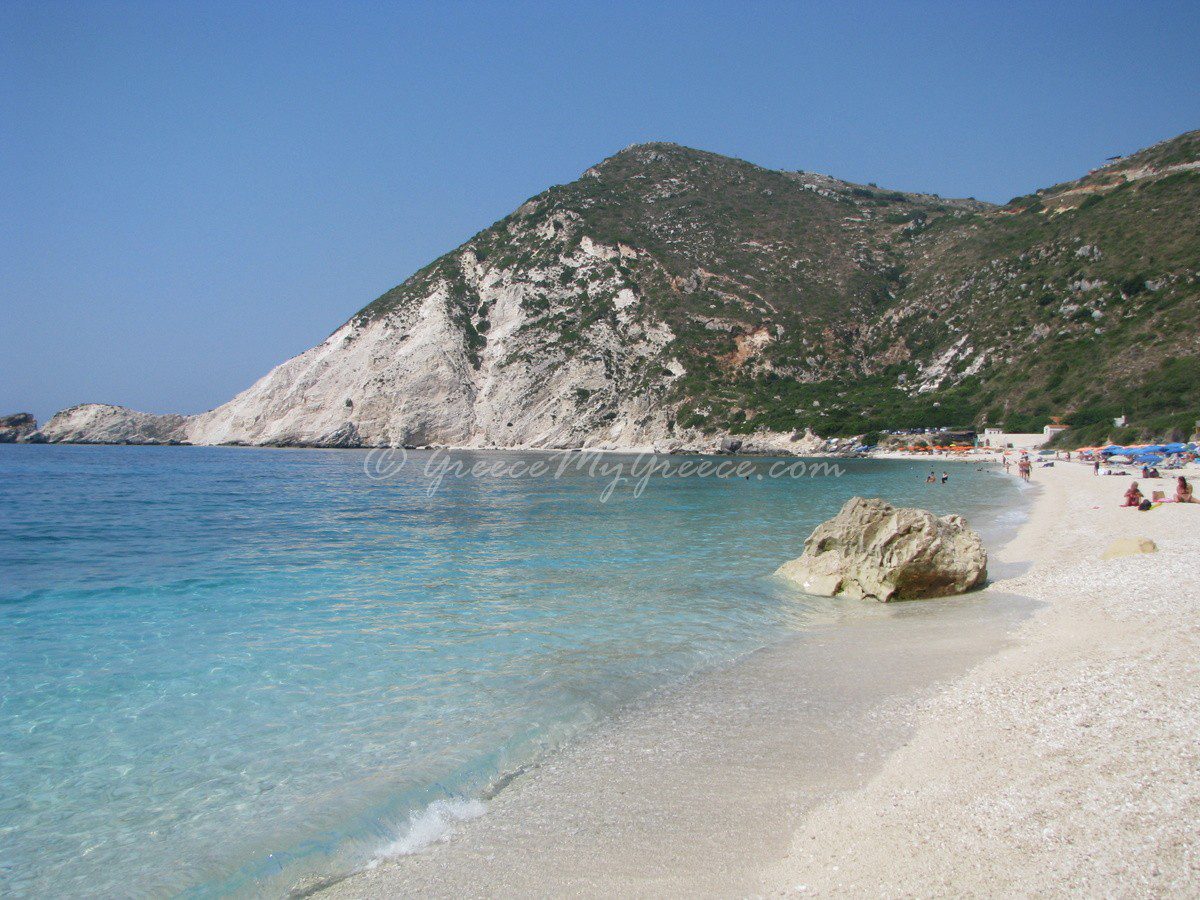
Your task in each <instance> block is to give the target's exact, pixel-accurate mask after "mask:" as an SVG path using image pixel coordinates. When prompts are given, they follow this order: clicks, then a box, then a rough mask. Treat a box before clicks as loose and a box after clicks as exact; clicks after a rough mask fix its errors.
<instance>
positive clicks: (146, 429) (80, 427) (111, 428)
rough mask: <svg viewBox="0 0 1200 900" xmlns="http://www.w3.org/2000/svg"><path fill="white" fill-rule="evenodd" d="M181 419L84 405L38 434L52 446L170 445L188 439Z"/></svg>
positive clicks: (61, 414) (55, 419)
mask: <svg viewBox="0 0 1200 900" xmlns="http://www.w3.org/2000/svg"><path fill="white" fill-rule="evenodd" d="M186 421H187V420H186V419H185V418H184V417H183V416H175V415H167V416H156V415H153V414H151V413H144V412H137V411H136V410H132V409H126V408H125V407H124V406H109V405H108V404H105V403H83V404H81V405H79V406H72V407H70V408H69V409H64V410H63V411H62V412H59V413H55V414H54V416H53V417H52V418H51V419H50V421H49V422H47V423H46V425H45V427H44V428H42V430H41V432H40V434H41V436H42V437H43V438H45V440H46V441H47V442H48V443H51V444H171V443H182V442H185V441H186V439H187V436H186V433H185V429H184V425H185V423H186Z"/></svg>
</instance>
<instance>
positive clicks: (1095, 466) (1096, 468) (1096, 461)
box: [1092, 453, 1100, 475]
mask: <svg viewBox="0 0 1200 900" xmlns="http://www.w3.org/2000/svg"><path fill="white" fill-rule="evenodd" d="M1092 474H1093V475H1099V474H1100V454H1099V453H1097V454H1096V455H1095V456H1093V457H1092Z"/></svg>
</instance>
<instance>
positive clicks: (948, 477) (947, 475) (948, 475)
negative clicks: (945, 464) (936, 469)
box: [942, 472, 950, 484]
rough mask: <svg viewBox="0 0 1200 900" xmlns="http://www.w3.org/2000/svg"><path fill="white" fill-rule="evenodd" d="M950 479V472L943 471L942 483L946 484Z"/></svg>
mask: <svg viewBox="0 0 1200 900" xmlns="http://www.w3.org/2000/svg"><path fill="white" fill-rule="evenodd" d="M949 480H950V473H949V472H942V484H945V483H946V482H947V481H949Z"/></svg>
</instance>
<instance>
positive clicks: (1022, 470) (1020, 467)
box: [1017, 456, 1033, 481]
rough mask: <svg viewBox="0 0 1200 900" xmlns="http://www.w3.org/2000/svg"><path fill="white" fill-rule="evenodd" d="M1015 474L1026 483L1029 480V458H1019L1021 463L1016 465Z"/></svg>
mask: <svg viewBox="0 0 1200 900" xmlns="http://www.w3.org/2000/svg"><path fill="white" fill-rule="evenodd" d="M1017 474H1019V475H1020V476H1021V477H1022V478H1024V479H1025V480H1026V481H1028V480H1029V476H1030V475H1032V474H1033V463H1031V462H1030V461H1029V457H1027V456H1022V457H1021V461H1020V462H1018V463H1017Z"/></svg>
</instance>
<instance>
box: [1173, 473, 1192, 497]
mask: <svg viewBox="0 0 1200 900" xmlns="http://www.w3.org/2000/svg"><path fill="white" fill-rule="evenodd" d="M1175 502H1176V503H1195V502H1197V501H1196V495H1195V494H1193V493H1192V486H1191V485H1190V484H1188V480H1187V479H1186V478H1184V477H1183V476H1182V475H1180V476H1179V481H1178V482H1176V484H1175Z"/></svg>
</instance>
